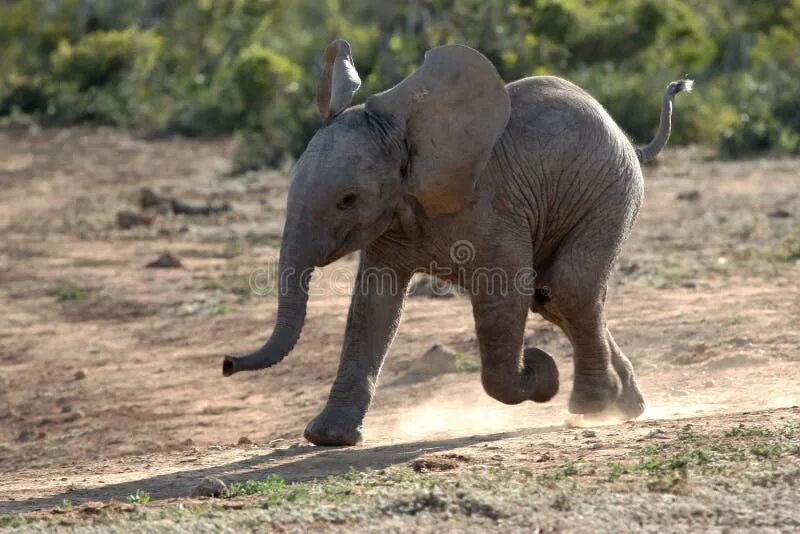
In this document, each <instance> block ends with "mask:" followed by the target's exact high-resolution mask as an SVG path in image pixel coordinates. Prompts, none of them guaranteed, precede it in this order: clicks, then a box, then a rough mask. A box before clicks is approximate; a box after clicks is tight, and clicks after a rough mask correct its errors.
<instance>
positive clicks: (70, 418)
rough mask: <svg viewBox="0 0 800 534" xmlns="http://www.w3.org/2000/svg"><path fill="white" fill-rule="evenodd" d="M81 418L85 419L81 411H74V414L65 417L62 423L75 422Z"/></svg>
mask: <svg viewBox="0 0 800 534" xmlns="http://www.w3.org/2000/svg"><path fill="white" fill-rule="evenodd" d="M83 417H86V414H85V413H83V412H82V411H81V410H75V411H74V412H70V413H69V414H67V416H66V417H65V418H64V422H66V423H71V422H73V421H77V420H78V419H82V418H83Z"/></svg>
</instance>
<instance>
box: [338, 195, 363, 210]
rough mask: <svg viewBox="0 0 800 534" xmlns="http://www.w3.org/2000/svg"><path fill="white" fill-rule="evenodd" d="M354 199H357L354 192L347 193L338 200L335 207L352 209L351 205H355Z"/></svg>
mask: <svg viewBox="0 0 800 534" xmlns="http://www.w3.org/2000/svg"><path fill="white" fill-rule="evenodd" d="M356 200H358V195H357V194H356V193H347V194H346V195H344V196H343V197H342V198H341V200H339V203H338V204H337V207H338V208H339V209H340V210H349V209H352V208H353V206H355V205H356Z"/></svg>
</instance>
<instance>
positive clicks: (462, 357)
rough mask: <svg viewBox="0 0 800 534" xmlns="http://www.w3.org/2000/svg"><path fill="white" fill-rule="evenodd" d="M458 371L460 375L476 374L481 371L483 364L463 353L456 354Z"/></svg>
mask: <svg viewBox="0 0 800 534" xmlns="http://www.w3.org/2000/svg"><path fill="white" fill-rule="evenodd" d="M455 366H456V371H457V372H459V373H474V372H476V371H480V369H481V364H480V362H478V361H476V360H475V359H474V358H471V357H470V356H467V355H466V354H464V353H463V352H456V357H455Z"/></svg>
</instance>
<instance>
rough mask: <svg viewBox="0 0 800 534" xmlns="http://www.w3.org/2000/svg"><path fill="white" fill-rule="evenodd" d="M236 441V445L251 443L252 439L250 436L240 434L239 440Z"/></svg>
mask: <svg viewBox="0 0 800 534" xmlns="http://www.w3.org/2000/svg"><path fill="white" fill-rule="evenodd" d="M236 443H237V445H252V444H253V441H252V440H251V439H250V438H248V437H247V436H242V437H241V438H239V441H237V442H236Z"/></svg>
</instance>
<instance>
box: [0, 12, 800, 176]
mask: <svg viewBox="0 0 800 534" xmlns="http://www.w3.org/2000/svg"><path fill="white" fill-rule="evenodd" d="M339 36H341V37H344V38H346V39H348V40H349V41H350V42H351V44H352V46H353V53H354V56H355V61H356V65H357V67H358V69H359V72H360V73H361V76H362V78H363V79H364V85H365V87H364V88H363V89H362V91H361V92H360V93H358V95H357V96H356V100H357V101H360V100H362V99H363V98H364V95H366V94H370V93H374V92H377V91H380V90H383V89H386V88H388V87H390V86H391V85H392V84H394V83H396V82H397V81H399V80H400V79H402V78H403V77H404V76H405V75H407V74H408V73H410V72H411V71H413V70H414V68H415V67H416V66H417V65H418V64H419V63H420V60H421V57H422V55H423V54H424V52H425V50H427V49H429V48H431V47H433V46H437V45H440V44H445V43H455V42H464V43H467V44H470V45H472V46H474V47H475V48H478V49H479V50H481V51H482V52H484V53H485V54H486V55H487V56H488V57H489V59H491V60H492V62H494V64H495V65H497V67H498V69H499V71H500V73H501V75H502V76H503V77H504V78H505V79H506V80H508V81H511V80H514V79H517V78H520V77H524V76H529V75H536V74H555V75H559V76H563V77H566V78H568V79H571V80H573V81H575V82H576V83H578V84H579V85H581V86H583V87H584V88H586V89H587V90H588V91H589V92H590V93H592V94H593V95H594V96H596V97H597V98H598V100H600V101H601V102H602V103H603V104H604V105H605V106H606V107H607V108H608V110H609V112H610V113H611V115H612V116H613V117H614V118H615V119H616V120H617V121H618V122H619V123H620V125H621V126H622V127H623V128H624V129H625V130H626V131H627V132H628V133H629V134H630V135H631V136H632V137H633V138H634V139H636V140H638V141H640V142H645V141H647V140H649V138H650V137H651V135H652V134H653V132H654V130H655V127H656V125H657V122H658V111H659V102H660V98H661V93H662V91H663V89H664V87H665V86H666V84H667V82H669V81H670V80H673V79H676V78H678V77H682V76H684V75H687V74H688V75H690V76H692V77H694V78H695V79H696V80H697V82H698V83H697V94H696V95H695V96H693V97H691V98H680V102H679V104H678V109H679V112H678V113H676V114H675V122H676V129H675V133H674V141H675V142H677V143H689V142H697V143H701V144H705V145H708V146H712V147H715V148H716V149H718V150H719V152H720V154H721V155H723V156H727V157H741V156H748V155H752V154H759V153H778V154H791V153H793V154H798V153H800V0H770V1H769V2H751V1H750V0H718V1H714V2H707V1H705V0H515V1H499V0H404V1H399V0H398V1H396V2H372V1H367V0H351V1H349V2H343V1H341V0H27V1H21V0H20V1H6V2H2V3H0V51H2V52H0V116H11V117H22V116H29V117H33V118H34V119H35V120H37V121H39V122H41V123H44V124H72V123H76V122H83V121H91V122H96V123H106V124H112V125H116V126H120V127H124V128H129V129H133V130H136V131H139V132H144V133H148V134H168V133H178V134H183V135H194V136H196V135H218V134H228V133H233V132H235V133H236V135H238V136H239V138H240V140H241V142H240V143H239V148H238V150H237V152H236V154H235V155H234V164H235V169H234V170H246V169H248V168H252V167H257V166H262V165H279V164H281V163H282V162H283V161H284V160H286V159H287V158H291V157H293V156H296V155H297V154H298V153H299V152H301V151H302V149H303V147H304V146H305V143H306V142H307V140H308V139H309V137H310V136H311V135H312V134H313V132H314V130H315V129H316V128H317V127H318V126H319V124H320V119H319V118H318V116H317V115H316V112H315V110H314V106H313V104H312V102H313V94H314V87H315V85H316V79H317V76H318V75H319V72H320V71H321V64H320V63H321V59H320V58H321V53H322V50H323V49H324V47H325V45H326V44H327V43H328V42H329V41H331V40H332V39H334V38H335V37H339Z"/></svg>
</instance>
